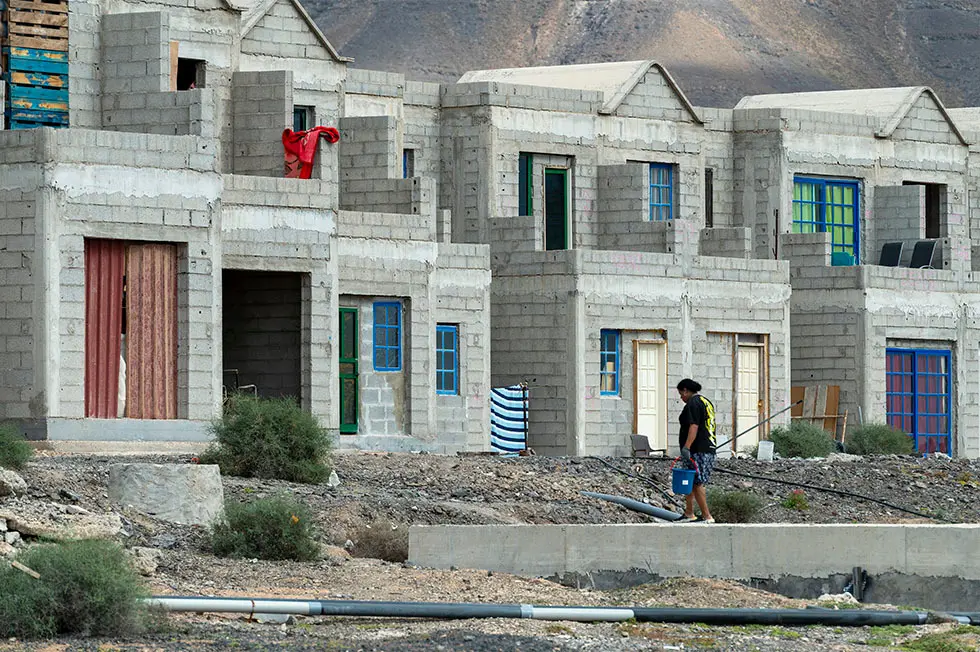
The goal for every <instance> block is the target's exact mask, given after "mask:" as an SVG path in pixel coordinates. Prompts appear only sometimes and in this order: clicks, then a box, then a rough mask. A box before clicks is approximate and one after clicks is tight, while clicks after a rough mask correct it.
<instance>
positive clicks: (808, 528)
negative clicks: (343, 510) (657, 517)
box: [409, 524, 980, 609]
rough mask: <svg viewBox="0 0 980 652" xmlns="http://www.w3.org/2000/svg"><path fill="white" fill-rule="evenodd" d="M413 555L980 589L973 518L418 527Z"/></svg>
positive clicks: (912, 596)
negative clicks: (862, 573) (863, 574)
mask: <svg viewBox="0 0 980 652" xmlns="http://www.w3.org/2000/svg"><path fill="white" fill-rule="evenodd" d="M409 560H410V561H411V562H412V563H414V564H418V565H420V566H424V567H430V568H449V567H451V566H455V567H457V568H476V569H486V570H491V571H498V572H507V573H516V574H519V575H533V576H545V577H557V578H567V577H568V576H573V577H574V576H579V577H583V576H584V577H588V578H590V579H591V578H592V577H593V576H594V575H602V574H612V575H613V576H617V577H619V578H623V577H626V576H632V577H634V578H635V579H634V581H636V580H638V581H649V580H652V579H655V578H664V577H680V576H694V577H716V578H725V579H734V580H743V581H750V582H752V583H754V584H757V585H760V586H769V587H777V588H778V587H779V586H780V580H782V579H785V578H794V579H795V580H797V581H796V582H795V584H796V586H798V587H799V586H803V585H805V584H806V583H807V582H806V580H812V579H818V580H824V581H823V582H818V583H816V584H813V583H811V585H812V586H813V590H820V591H822V590H828V589H831V590H834V591H835V592H839V591H840V590H841V589H842V588H843V584H842V583H841V584H840V585H835V584H834V581H835V578H839V577H840V576H841V575H842V574H849V573H850V572H851V569H852V568H854V567H856V566H859V567H861V568H863V569H864V570H866V571H867V572H868V574H869V575H870V576H871V577H872V582H874V578H875V577H884V578H890V579H891V580H894V578H896V577H905V578H910V577H913V576H914V578H919V580H920V582H919V583H920V584H922V586H921V587H919V588H916V586H915V584H916V583H915V582H908V581H906V582H904V583H897V582H894V581H893V582H892V584H894V585H896V586H898V585H899V584H901V586H902V588H901V589H900V593H901V594H900V595H895V596H891V595H888V594H883V593H881V592H880V591H879V594H876V595H875V599H876V600H882V599H883V598H884V599H886V600H888V599H891V600H896V601H899V603H900V604H914V605H916V606H922V607H929V608H944V609H956V608H965V607H957V606H955V605H956V604H958V602H957V600H960V599H961V598H962V599H964V601H965V598H964V596H967V597H970V596H972V597H970V599H975V598H976V597H977V596H978V595H980V583H978V581H980V563H978V562H980V525H973V524H970V525H787V524H779V525H768V524H752V525H721V524H717V525H711V526H701V525H671V524H643V525H630V524H617V525H487V526H467V525H452V526H445V525H444V526H412V528H411V529H410V530H409ZM927 578H934V579H936V580H942V584H943V585H945V586H953V585H956V586H958V587H959V588H958V589H957V592H958V596H947V597H946V598H945V599H946V602H945V603H944V604H938V605H937V604H936V600H939V598H936V597H933V598H931V599H930V598H929V597H928V596H929V595H933V594H937V593H938V594H941V593H942V591H938V592H937V591H936V589H935V587H934V586H933V587H932V588H929V587H928V586H926V584H935V582H931V583H930V582H926V579H927ZM592 581H594V580H592ZM797 592H799V591H797ZM898 592H899V591H898V590H896V593H898ZM800 597H804V596H800ZM806 597H816V596H806ZM930 600H932V601H933V604H929V603H928V602H929V601H930ZM974 605H975V603H974Z"/></svg>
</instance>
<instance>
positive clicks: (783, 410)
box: [715, 398, 803, 449]
mask: <svg viewBox="0 0 980 652" xmlns="http://www.w3.org/2000/svg"><path fill="white" fill-rule="evenodd" d="M802 402H803V399H802V398H801V399H800V400H798V401H797V402H796V403H792V404H791V405H788V406H786V407H784V408H783V409H782V410H780V411H779V412H776V413H775V414H770V415H769V418H768V419H763V420H762V421H760V422H759V423H757V424H755V425H754V426H752V427H751V428H747V429H745V430H743V431H742V432H740V433H738V434H737V435H735V436H734V437H732V438H731V439H729V440H728V441H723V442H721V443H720V444H717V445H716V446H715V449H718V448H721V447H722V446H724V445H726V444H730V443H732V442H733V441H735V440H736V439H738V438H739V437H741V436H742V435H744V434H746V433H749V432H752V431H753V430H755V429H756V428H758V427H759V426H761V425H763V424H765V423H769V422H770V421H772V420H773V419H775V418H776V417H778V416H779V415H780V414H782V413H783V412H785V411H786V410H792V409H793V408H795V407H796V406H797V405H799V404H800V403H802Z"/></svg>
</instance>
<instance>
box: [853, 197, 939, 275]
mask: <svg viewBox="0 0 980 652" xmlns="http://www.w3.org/2000/svg"><path fill="white" fill-rule="evenodd" d="M925 215H926V189H925V186H877V187H876V188H875V210H874V230H873V238H874V239H873V240H871V242H869V243H868V244H867V246H866V247H865V260H866V261H867V262H872V263H877V262H878V257H879V256H880V254H881V247H882V245H884V244H885V243H886V242H902V243H904V245H905V247H904V248H903V251H902V265H905V266H907V265H908V263H909V260H910V259H911V257H912V248H913V246H914V245H915V242H916V240H921V239H922V238H924V237H925ZM869 230H870V229H869Z"/></svg>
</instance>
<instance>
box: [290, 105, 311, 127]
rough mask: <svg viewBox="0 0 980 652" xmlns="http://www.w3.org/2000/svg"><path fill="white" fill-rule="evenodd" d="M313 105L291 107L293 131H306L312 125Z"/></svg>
mask: <svg viewBox="0 0 980 652" xmlns="http://www.w3.org/2000/svg"><path fill="white" fill-rule="evenodd" d="M313 122H314V120H313V107H312V106H294V107H293V131H306V130H307V129H309V128H310V127H312V126H313Z"/></svg>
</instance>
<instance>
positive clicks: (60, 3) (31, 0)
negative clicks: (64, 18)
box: [7, 0, 68, 14]
mask: <svg viewBox="0 0 980 652" xmlns="http://www.w3.org/2000/svg"><path fill="white" fill-rule="evenodd" d="M7 6H8V7H10V8H11V9H27V10H29V11H48V12H52V13H57V14H67V13H68V2H66V1H65V0H57V1H50V0H9V1H8V2H7Z"/></svg>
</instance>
